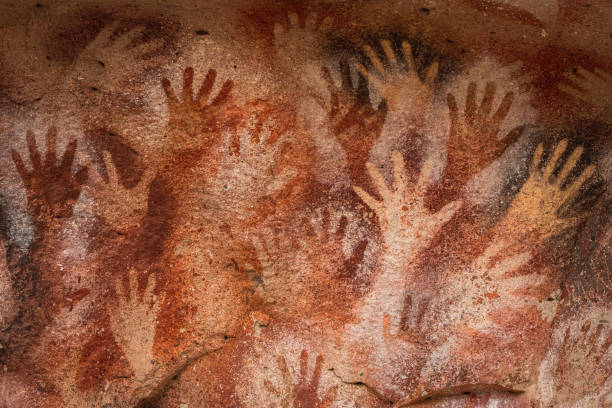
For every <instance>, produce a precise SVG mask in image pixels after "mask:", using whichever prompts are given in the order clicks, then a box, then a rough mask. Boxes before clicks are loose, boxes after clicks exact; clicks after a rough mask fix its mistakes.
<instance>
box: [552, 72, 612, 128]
mask: <svg viewBox="0 0 612 408" xmlns="http://www.w3.org/2000/svg"><path fill="white" fill-rule="evenodd" d="M565 78H566V79H567V81H568V82H569V84H564V83H561V84H559V89H560V90H561V91H563V92H565V93H566V94H569V95H571V96H573V97H574V98H576V99H577V100H579V101H581V102H586V103H587V104H589V105H590V106H591V107H592V108H593V109H594V110H595V115H596V117H597V118H600V119H601V120H603V121H605V122H607V123H611V122H612V104H611V103H610V101H609V95H610V92H611V91H612V74H610V73H608V72H606V71H604V70H602V69H600V68H596V69H595V70H594V71H593V72H591V71H589V70H587V69H585V68H582V67H580V68H579V69H576V70H574V71H572V72H570V73H566V74H565Z"/></svg>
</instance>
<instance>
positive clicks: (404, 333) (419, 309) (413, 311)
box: [382, 295, 429, 344]
mask: <svg viewBox="0 0 612 408" xmlns="http://www.w3.org/2000/svg"><path fill="white" fill-rule="evenodd" d="M428 307H429V300H427V299H418V298H416V296H415V297H413V296H410V295H407V296H406V298H405V299H404V309H403V310H402V315H401V319H400V325H399V330H398V331H397V332H396V333H392V329H391V327H392V323H391V316H390V315H388V314H385V315H384V317H383V326H382V327H383V338H384V339H385V341H387V342H389V341H392V340H395V339H401V340H403V341H408V342H410V343H412V344H422V343H424V342H425V340H426V339H425V329H426V327H425V326H424V324H423V317H424V315H425V313H426V312H427V309H428ZM391 344H392V343H391Z"/></svg>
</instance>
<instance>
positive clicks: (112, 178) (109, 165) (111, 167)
mask: <svg viewBox="0 0 612 408" xmlns="http://www.w3.org/2000/svg"><path fill="white" fill-rule="evenodd" d="M102 158H103V159H104V165H105V166H106V174H107V175H108V183H109V184H110V185H112V186H115V187H116V186H117V185H118V184H119V175H118V174H117V168H116V167H115V164H114V163H113V157H112V156H111V154H110V152H109V151H108V150H105V151H103V152H102Z"/></svg>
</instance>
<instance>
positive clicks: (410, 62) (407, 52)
mask: <svg viewBox="0 0 612 408" xmlns="http://www.w3.org/2000/svg"><path fill="white" fill-rule="evenodd" d="M402 52H403V53H404V61H405V62H406V66H407V67H408V71H409V72H416V65H415V63H414V58H413V57H412V46H411V45H410V43H409V42H408V41H402Z"/></svg>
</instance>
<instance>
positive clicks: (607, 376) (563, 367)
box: [540, 318, 612, 408]
mask: <svg viewBox="0 0 612 408" xmlns="http://www.w3.org/2000/svg"><path fill="white" fill-rule="evenodd" d="M577 323H578V324H572V323H569V324H567V325H566V326H564V327H560V328H559V330H561V342H560V344H558V343H557V344H556V345H554V346H552V348H551V350H550V351H549V353H552V354H551V356H550V357H552V359H550V361H546V362H545V363H544V366H543V370H544V371H545V372H543V373H542V375H541V377H540V381H542V380H544V376H550V377H551V378H550V380H552V383H551V384H552V385H553V387H552V389H551V391H552V393H546V392H545V393H544V394H542V396H543V397H544V398H543V399H544V401H543V402H544V406H547V407H548V406H550V407H553V406H554V407H557V406H559V407H567V408H570V407H572V408H573V407H587V408H591V407H592V408H595V407H601V406H608V405H606V402H605V399H606V398H607V397H608V398H609V396H610V393H612V374H611V372H610V361H611V360H610V359H611V358H612V330H611V329H610V324H609V322H607V321H605V320H604V319H603V318H602V319H592V318H590V319H587V320H586V321H585V322H583V323H582V322H581V321H579V322H577ZM580 323H582V325H581V324H580ZM548 363H552V364H548ZM549 365H550V366H549ZM550 380H548V379H546V381H550ZM542 385H543V384H540V387H541V391H542V390H543V389H544V388H542ZM607 403H608V404H609V403H610V401H608V402H607Z"/></svg>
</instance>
